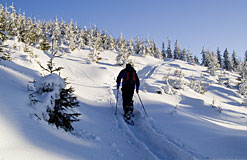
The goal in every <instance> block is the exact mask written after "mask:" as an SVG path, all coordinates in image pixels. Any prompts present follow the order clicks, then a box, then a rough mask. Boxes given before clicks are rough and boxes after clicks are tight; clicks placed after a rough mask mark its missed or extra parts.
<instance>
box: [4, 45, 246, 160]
mask: <svg viewBox="0 0 247 160" xmlns="http://www.w3.org/2000/svg"><path fill="white" fill-rule="evenodd" d="M5 44H8V45H9V46H13V45H14V44H15V45H17V46H18V47H17V48H18V49H12V48H11V49H10V51H9V52H10V53H11V57H12V59H13V60H12V61H4V60H0V75H1V76H0V82H1V83H0V110H1V112H0V130H1V132H0V159H8V160H9V159H32V160H36V159H37V160H43V159H52V160H54V159H59V160H61V159H76V160H77V159H88V160H89V159H90V160H91V159H95V160H103V159H107V160H108V159H114V160H115V159H124V160H126V159H148V160H150V159H166V160H173V159H199V160H200V159H202V160H203V159H247V153H246V147H247V135H246V131H247V126H246V124H247V108H246V106H245V105H244V104H242V99H241V97H240V96H239V94H238V91H237V89H236V86H237V83H238V81H237V77H238V74H237V73H231V72H229V73H228V74H229V76H231V77H232V79H231V83H230V84H231V86H226V85H224V84H220V83H219V82H218V81H217V79H218V77H217V76H210V75H209V74H208V73H207V68H205V67H202V66H198V65H193V64H190V63H188V62H184V61H180V60H172V59H166V60H165V61H161V60H159V59H156V58H154V57H150V56H145V57H144V56H138V55H134V56H133V55H131V56H130V58H129V59H131V60H132V61H133V62H134V64H135V69H136V70H137V73H138V75H139V78H140V81H141V88H140V93H139V94H140V97H141V99H142V101H143V103H144V106H145V109H146V111H147V113H148V116H146V115H145V114H144V112H143V108H142V105H141V103H140V101H139V99H138V96H137V95H136V94H135V95H134V106H135V111H134V113H135V122H136V124H135V126H129V125H127V124H126V123H125V122H124V121H123V119H122V114H123V110H122V107H121V104H122V101H121V96H120V97H119V100H118V110H117V115H116V116H115V115H114V113H115V105H116V93H117V91H116V82H115V81H116V76H117V74H118V73H119V71H120V70H121V69H122V68H123V67H121V66H118V65H116V60H115V59H116V56H117V54H116V53H114V52H112V51H103V52H102V53H101V54H100V57H101V58H102V59H101V60H100V61H99V63H88V54H90V51H89V49H88V48H86V49H84V50H75V51H73V52H71V53H67V54H65V55H63V56H61V57H56V58H55V59H54V62H55V64H56V66H61V67H63V68H64V69H63V70H62V71H61V77H63V78H67V81H68V82H69V85H70V86H73V87H74V89H75V95H76V96H77V99H78V100H79V102H80V107H79V108H78V111H79V112H80V113H81V114H82V115H81V117H80V118H81V120H80V121H79V122H76V123H74V124H73V126H74V128H75V130H74V131H72V132H71V133H70V132H65V131H64V130H62V129H57V128H56V127H54V126H51V125H48V124H47V122H45V121H43V120H38V119H37V118H36V117H35V116H34V114H33V113H34V112H35V108H34V107H32V106H30V104H29V103H30V102H29V94H30V91H28V89H27V86H28V85H30V82H31V81H33V80H34V79H38V78H39V77H40V76H41V75H47V74H48V73H47V72H46V71H43V70H42V69H41V67H40V66H39V65H38V63H37V62H41V64H43V65H46V64H47V61H48V60H49V54H47V53H46V54H45V53H44V52H43V51H41V50H38V49H35V48H32V50H33V53H34V56H32V55H30V54H28V53H26V52H24V51H23V50H24V48H25V47H24V44H23V43H19V42H14V40H8V41H6V42H5ZM175 71H176V73H178V74H174V73H175ZM180 73H181V74H180ZM220 74H221V71H217V75H220ZM168 75H169V77H168ZM192 79H194V80H195V82H199V81H200V80H201V83H202V84H204V87H205V89H206V91H205V93H203V94H200V93H198V92H197V91H198V88H197V87H196V85H191V80H192ZM174 81H177V82H179V83H178V84H177V86H176V87H175V86H173V87H171V86H170V85H168V84H166V82H169V83H170V84H171V83H172V82H174ZM181 82H182V83H181ZM189 86H191V87H189ZM174 88H178V89H174ZM158 93H159V94H158ZM212 105H214V107H212Z"/></svg>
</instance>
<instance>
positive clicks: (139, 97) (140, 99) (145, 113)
mask: <svg viewBox="0 0 247 160" xmlns="http://www.w3.org/2000/svg"><path fill="white" fill-rule="evenodd" d="M137 95H138V98H139V100H140V102H141V104H142V108H143V110H144V112H145V114H146V115H147V116H148V114H147V112H146V110H145V107H144V105H143V103H142V100H141V98H140V95H139V93H137Z"/></svg>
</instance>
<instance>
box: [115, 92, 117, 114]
mask: <svg viewBox="0 0 247 160" xmlns="http://www.w3.org/2000/svg"><path fill="white" fill-rule="evenodd" d="M117 103H118V90H117V102H116V108H115V115H117Z"/></svg>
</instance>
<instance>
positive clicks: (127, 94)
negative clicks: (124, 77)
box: [122, 84, 135, 114]
mask: <svg viewBox="0 0 247 160" xmlns="http://www.w3.org/2000/svg"><path fill="white" fill-rule="evenodd" d="M134 90H135V86H133V85H127V84H126V85H123V86H122V97H123V109H124V113H125V114H126V113H127V112H129V111H131V112H133V100H132V98H133V95H134Z"/></svg>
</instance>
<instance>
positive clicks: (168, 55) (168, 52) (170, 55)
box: [166, 37, 173, 58]
mask: <svg viewBox="0 0 247 160" xmlns="http://www.w3.org/2000/svg"><path fill="white" fill-rule="evenodd" d="M166 55H167V58H173V57H172V50H171V40H170V38H169V37H168V47H167V50H166Z"/></svg>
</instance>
